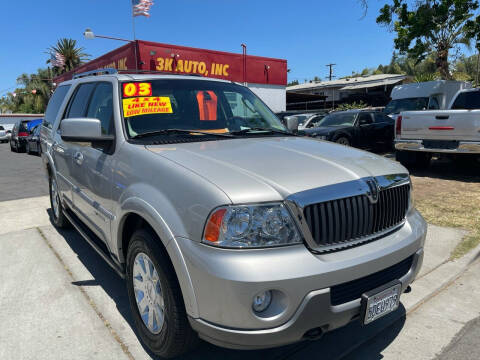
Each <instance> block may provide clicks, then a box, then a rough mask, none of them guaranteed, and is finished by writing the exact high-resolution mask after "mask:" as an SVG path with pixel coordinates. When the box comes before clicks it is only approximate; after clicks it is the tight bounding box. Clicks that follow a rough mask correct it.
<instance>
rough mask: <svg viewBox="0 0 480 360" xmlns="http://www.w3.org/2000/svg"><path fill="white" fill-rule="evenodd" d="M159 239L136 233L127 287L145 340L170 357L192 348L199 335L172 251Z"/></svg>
mask: <svg viewBox="0 0 480 360" xmlns="http://www.w3.org/2000/svg"><path fill="white" fill-rule="evenodd" d="M159 241H160V240H159V239H158V237H156V236H155V235H154V234H153V233H152V232H150V231H147V230H144V229H141V230H137V231H136V232H135V233H134V234H133V236H132V238H131V240H130V244H129V246H128V253H127V290H128V298H129V302H130V308H131V311H132V315H133V319H134V322H135V326H136V328H137V330H138V333H139V335H140V338H141V340H142V341H143V343H144V344H145V345H146V346H147V347H148V348H149V349H150V350H151V351H152V352H153V353H155V354H156V355H159V356H161V357H166V358H170V357H176V356H179V355H181V354H183V353H186V352H187V351H189V350H191V349H192V348H193V347H194V346H195V345H196V343H197V339H198V338H197V335H196V333H195V332H194V331H193V330H192V328H191V327H190V324H189V322H188V319H187V314H186V311H185V305H184V302H183V296H182V293H181V290H180V286H179V284H178V280H177V278H176V275H175V273H174V270H173V267H172V264H171V263H170V261H169V260H168V254H167V253H166V251H165V250H164V249H163V248H162V247H161V245H160V244H159Z"/></svg>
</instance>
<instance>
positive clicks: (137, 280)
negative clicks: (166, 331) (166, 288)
mask: <svg viewBox="0 0 480 360" xmlns="http://www.w3.org/2000/svg"><path fill="white" fill-rule="evenodd" d="M132 278H133V289H134V291H135V300H136V302H137V307H138V311H139V313H140V317H141V318H142V321H143V323H144V325H145V326H146V327H147V329H148V330H149V331H150V332H151V333H152V334H158V333H160V331H162V328H163V327H164V326H165V302H164V298H163V291H162V287H161V284H160V279H159V276H158V273H157V270H156V269H155V265H154V264H153V262H152V260H151V259H150V258H149V257H148V255H146V254H144V253H138V254H137V256H136V257H135V261H134V263H133V276H132Z"/></svg>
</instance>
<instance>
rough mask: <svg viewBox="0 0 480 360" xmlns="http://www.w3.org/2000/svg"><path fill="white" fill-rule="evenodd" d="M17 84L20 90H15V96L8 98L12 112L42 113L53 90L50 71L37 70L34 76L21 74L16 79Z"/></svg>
mask: <svg viewBox="0 0 480 360" xmlns="http://www.w3.org/2000/svg"><path fill="white" fill-rule="evenodd" d="M17 83H18V85H20V88H17V89H15V96H10V97H11V99H10V100H11V102H12V105H13V107H14V109H13V110H14V111H15V112H23V113H37V114H39V113H43V112H44V111H45V108H46V106H47V103H48V100H49V99H50V95H51V94H52V90H53V88H52V81H51V79H50V71H49V70H48V69H38V70H37V72H36V73H35V74H22V75H20V76H19V77H18V78H17ZM12 95H13V94H12Z"/></svg>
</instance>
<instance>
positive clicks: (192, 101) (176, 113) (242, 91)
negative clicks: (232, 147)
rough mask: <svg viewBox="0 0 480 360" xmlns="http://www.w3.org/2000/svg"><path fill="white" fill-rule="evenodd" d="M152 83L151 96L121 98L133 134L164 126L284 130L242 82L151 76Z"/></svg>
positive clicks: (175, 127) (195, 128) (171, 127)
mask: <svg viewBox="0 0 480 360" xmlns="http://www.w3.org/2000/svg"><path fill="white" fill-rule="evenodd" d="M150 84H151V89H152V91H151V95H150V96H149V97H142V96H128V97H124V98H123V99H122V108H123V111H122V112H123V118H124V121H125V124H126V129H127V133H128V135H129V136H130V137H134V136H136V135H140V134H144V133H148V132H155V131H161V130H165V129H183V130H204V131H209V130H210V131H215V132H231V131H239V130H243V129H248V128H250V129H251V128H265V129H267V130H268V129H276V130H282V131H285V127H284V126H283V124H282V123H281V122H280V120H278V119H277V117H276V116H275V115H274V114H273V113H272V112H271V111H270V109H268V108H267V107H266V106H265V104H263V102H262V101H261V100H260V99H258V98H257V97H256V96H255V95H254V94H253V92H251V91H250V90H249V89H247V88H244V87H243V86H239V85H236V84H231V83H223V82H217V81H204V80H180V79H174V80H170V79H165V80H163V79H162V80H151V81H150ZM140 104H142V105H140ZM197 138H198V136H197Z"/></svg>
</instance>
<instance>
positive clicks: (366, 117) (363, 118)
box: [358, 113, 373, 125]
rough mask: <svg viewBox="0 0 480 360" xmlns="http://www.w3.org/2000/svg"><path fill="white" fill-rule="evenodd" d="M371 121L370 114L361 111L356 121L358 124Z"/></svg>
mask: <svg viewBox="0 0 480 360" xmlns="http://www.w3.org/2000/svg"><path fill="white" fill-rule="evenodd" d="M372 122H373V120H372V116H371V115H370V114H369V113H361V114H360V115H358V123H359V124H360V125H366V124H371V123H372Z"/></svg>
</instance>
